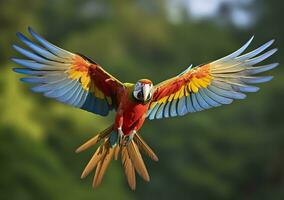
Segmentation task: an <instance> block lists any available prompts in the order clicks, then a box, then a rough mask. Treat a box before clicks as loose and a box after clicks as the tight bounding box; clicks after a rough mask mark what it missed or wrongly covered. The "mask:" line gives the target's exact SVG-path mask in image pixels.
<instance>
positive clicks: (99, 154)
mask: <svg viewBox="0 0 284 200" xmlns="http://www.w3.org/2000/svg"><path fill="white" fill-rule="evenodd" d="M105 153H106V151H103V146H100V147H99V148H98V149H97V150H96V152H95V153H94V155H93V157H92V158H91V160H90V161H89V162H88V164H87V166H86V167H85V169H84V171H83V173H82V175H81V178H85V177H86V176H88V175H89V174H90V173H91V171H93V169H94V168H95V167H96V165H97V164H98V162H99V161H100V160H101V159H102V157H104V156H105Z"/></svg>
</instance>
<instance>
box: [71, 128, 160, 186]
mask: <svg viewBox="0 0 284 200" xmlns="http://www.w3.org/2000/svg"><path fill="white" fill-rule="evenodd" d="M112 131H113V125H111V126H110V127H109V128H107V129H105V130H104V131H102V132H101V133H99V134H97V135H96V136H95V137H93V138H91V139H89V140H88V141H87V142H85V143H84V144H83V145H81V146H80V147H79V148H78V149H77V150H76V152H77V153H79V152H82V151H84V150H86V149H88V148H90V147H92V146H93V145H95V144H97V143H99V142H102V143H101V144H100V146H99V147H98V149H97V150H96V151H95V153H94V154H93V156H92V158H91V159H90V161H89V162H88V164H87V165H86V167H85V168H84V170H83V172H82V175H81V178H85V177H86V176H88V175H89V174H90V173H91V172H92V171H94V170H95V176H94V178H93V187H97V186H98V185H100V183H101V182H102V179H103V176H104V174H105V172H106V170H107V168H108V166H109V164H110V161H111V160H112V158H113V157H114V159H115V160H117V158H118V154H119V153H121V162H122V166H123V168H124V172H125V176H126V179H127V182H128V185H129V186H130V188H131V189H132V190H135V188H136V176H135V170H136V171H137V172H138V174H139V175H140V176H141V177H142V178H143V179H144V180H146V181H149V180H150V177H149V174H148V171H147V169H146V166H145V164H144V161H143V158H142V156H141V154H140V151H139V149H141V150H142V151H143V152H144V153H145V154H146V155H147V156H149V157H150V158H151V159H152V160H154V161H158V157H157V156H156V154H155V153H154V151H153V150H152V149H151V148H150V147H149V146H148V145H147V144H146V142H145V141H144V140H143V139H142V138H141V136H140V135H138V133H137V134H135V135H134V137H133V139H131V140H130V141H129V142H128V143H125V145H122V143H118V144H117V145H115V146H112V145H111V142H110V140H111V139H110V138H111V132H112ZM95 168H96V169H95Z"/></svg>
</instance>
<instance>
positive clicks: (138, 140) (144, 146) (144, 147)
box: [133, 134, 159, 161]
mask: <svg viewBox="0 0 284 200" xmlns="http://www.w3.org/2000/svg"><path fill="white" fill-rule="evenodd" d="M133 139H134V142H135V143H136V144H137V146H138V147H139V148H140V149H141V150H142V151H143V152H144V153H145V154H146V155H147V156H149V157H150V158H151V159H152V160H154V161H159V158H158V156H157V155H156V154H155V153H154V151H153V150H152V149H151V148H150V147H149V146H148V145H147V144H146V142H145V141H144V140H143V139H142V138H141V137H140V135H138V134H136V135H135V136H134V138H133Z"/></svg>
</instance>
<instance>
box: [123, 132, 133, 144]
mask: <svg viewBox="0 0 284 200" xmlns="http://www.w3.org/2000/svg"><path fill="white" fill-rule="evenodd" d="M135 134H136V131H135V130H134V131H133V132H132V133H131V134H129V135H126V136H125V138H124V141H123V145H124V146H126V145H128V144H129V142H130V141H131V140H133V138H134V135H135Z"/></svg>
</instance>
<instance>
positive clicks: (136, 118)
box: [122, 100, 149, 134]
mask: <svg viewBox="0 0 284 200" xmlns="http://www.w3.org/2000/svg"><path fill="white" fill-rule="evenodd" d="M148 107H149V104H143V103H139V102H133V101H131V100H128V101H127V102H126V104H125V105H124V106H123V126H122V129H123V132H124V134H129V133H131V132H132V131H133V130H134V129H136V130H139V129H140V128H141V126H142V125H143V123H144V120H145V116H146V113H147V111H148Z"/></svg>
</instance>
